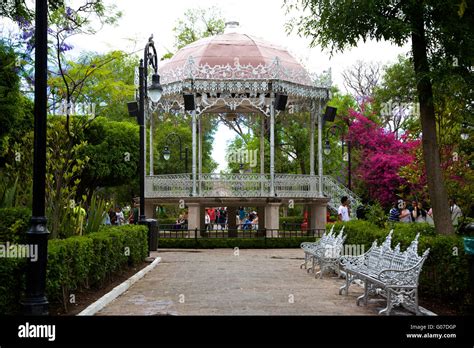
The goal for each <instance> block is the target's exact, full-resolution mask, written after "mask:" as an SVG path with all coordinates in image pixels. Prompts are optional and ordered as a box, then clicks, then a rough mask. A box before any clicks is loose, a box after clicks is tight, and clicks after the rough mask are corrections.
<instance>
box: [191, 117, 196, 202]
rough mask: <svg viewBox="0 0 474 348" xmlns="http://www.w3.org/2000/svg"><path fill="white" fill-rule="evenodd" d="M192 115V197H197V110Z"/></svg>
mask: <svg viewBox="0 0 474 348" xmlns="http://www.w3.org/2000/svg"><path fill="white" fill-rule="evenodd" d="M191 113H192V118H193V127H192V128H193V129H192V132H193V173H192V176H193V193H192V195H193V196H196V195H197V192H196V171H197V151H196V147H197V136H196V127H197V122H196V110H193V111H191Z"/></svg>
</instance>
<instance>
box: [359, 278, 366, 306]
mask: <svg viewBox="0 0 474 348" xmlns="http://www.w3.org/2000/svg"><path fill="white" fill-rule="evenodd" d="M368 296H369V284H368V283H367V281H366V282H364V294H363V295H362V296H359V297H357V305H358V306H360V304H359V303H360V301H362V300H364V304H365V305H367V297H368Z"/></svg>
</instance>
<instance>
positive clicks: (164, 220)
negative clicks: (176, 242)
mask: <svg viewBox="0 0 474 348" xmlns="http://www.w3.org/2000/svg"><path fill="white" fill-rule="evenodd" d="M158 224H159V225H174V224H176V218H159V219H158Z"/></svg>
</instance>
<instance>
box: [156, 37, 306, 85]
mask: <svg viewBox="0 0 474 348" xmlns="http://www.w3.org/2000/svg"><path fill="white" fill-rule="evenodd" d="M190 60H192V62H193V64H194V66H195V67H200V68H202V67H206V68H207V70H209V71H211V72H212V71H213V68H215V67H218V68H223V67H227V70H228V71H230V70H229V69H232V68H233V69H236V70H238V71H240V73H237V74H235V73H234V75H233V77H236V76H237V77H238V78H241V79H245V78H249V79H250V78H255V77H257V79H258V78H260V79H270V78H277V79H280V80H286V81H289V82H295V83H299V84H304V85H312V83H311V78H310V77H309V74H308V73H307V72H306V70H305V69H304V68H303V66H302V65H301V64H300V63H298V62H297V60H296V59H295V58H293V57H292V56H291V54H290V53H289V52H288V51H287V50H286V49H284V48H282V47H280V46H278V45H275V44H272V43H269V42H266V41H264V40H262V39H259V38H256V37H253V36H250V35H246V34H241V33H235V32H233V33H226V34H222V35H217V36H213V37H208V38H204V39H201V40H198V41H196V42H193V43H192V44H190V45H188V46H185V47H183V48H182V49H180V50H179V51H178V52H177V53H176V54H175V55H174V56H173V57H172V58H171V59H170V60H169V61H168V62H167V63H165V64H164V65H163V66H162V67H161V68H160V75H162V76H164V81H163V82H164V83H167V82H168V83H169V82H173V81H172V80H178V79H179V77H178V76H179V75H180V74H176V71H184V70H186V67H187V66H189V64H190ZM239 67H244V68H246V69H239ZM252 68H256V70H257V72H255V69H254V70H253V71H251V70H252ZM188 69H189V67H188ZM221 70H222V69H221ZM242 70H245V71H246V73H245V74H244V73H242V72H241V71H242ZM275 70H278V71H275ZM250 71H251V72H250ZM272 74H273V75H272ZM171 75H173V76H174V77H175V78H170V76H171ZM201 75H202V74H200V76H201ZM167 76H168V77H167ZM200 76H197V78H200ZM194 77H196V76H194ZM221 77H222V76H221ZM227 77H230V75H227ZM209 78H211V79H212V77H209Z"/></svg>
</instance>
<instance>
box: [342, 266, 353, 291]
mask: <svg viewBox="0 0 474 348" xmlns="http://www.w3.org/2000/svg"><path fill="white" fill-rule="evenodd" d="M351 281H352V275H351V274H350V273H349V272H347V271H346V284H344V285H343V286H341V287H340V288H339V295H342V293H343V292H345V293H346V295H347V294H348V293H349V285H350V284H351Z"/></svg>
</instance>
